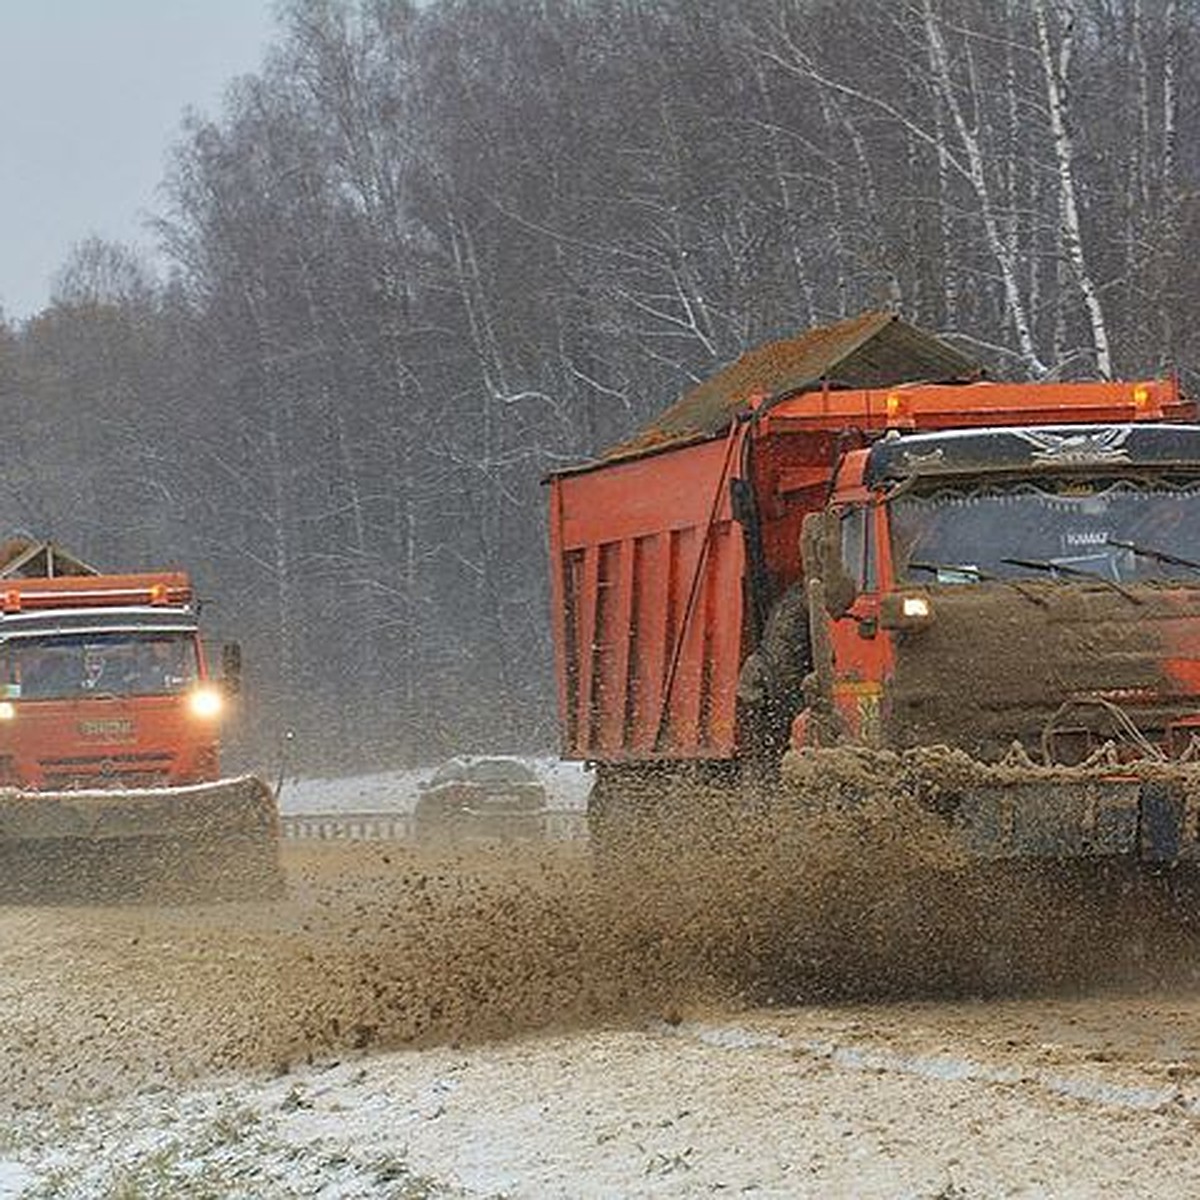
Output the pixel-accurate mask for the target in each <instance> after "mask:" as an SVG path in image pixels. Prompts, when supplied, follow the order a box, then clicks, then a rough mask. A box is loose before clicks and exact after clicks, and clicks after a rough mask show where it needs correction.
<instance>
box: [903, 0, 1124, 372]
mask: <svg viewBox="0 0 1200 1200" xmlns="http://www.w3.org/2000/svg"><path fill="white" fill-rule="evenodd" d="M928 3H929V0H926V4H927V5H928ZM1033 15H1034V22H1035V24H1036V26H1037V35H1038V49H1039V51H1040V55H1041V60H1042V69H1043V72H1044V74H1045V77H1046V101H1047V104H1048V107H1049V111H1050V132H1051V137H1052V139H1053V142H1054V161H1055V166H1056V168H1057V177H1058V188H1059V205H1060V214H1061V220H1062V235H1063V249H1064V252H1065V254H1066V256H1067V261H1068V262H1069V263H1070V264H1071V269H1072V272H1073V273H1074V275H1075V282H1076V284H1077V285H1078V287H1079V290H1080V293H1081V294H1082V296H1083V306H1084V309H1085V310H1086V312H1087V316H1088V323H1089V325H1090V327H1091V333H1092V346H1093V348H1094V349H1095V353H1096V369H1097V371H1098V372H1099V373H1100V375H1101V376H1102V377H1103V378H1105V379H1111V378H1112V353H1111V350H1110V346H1109V338H1108V326H1107V325H1106V323H1105V320H1104V308H1103V305H1102V304H1101V302H1100V293H1099V291H1098V289H1097V288H1096V285H1095V281H1094V280H1093V279H1092V276H1091V273H1090V272H1089V270H1088V265H1087V258H1086V256H1085V254H1084V249H1083V235H1082V230H1081V226H1080V221H1079V204H1078V199H1077V193H1076V186H1075V166H1074V159H1075V152H1074V146H1073V144H1072V141H1071V135H1070V130H1069V128H1068V125H1067V113H1068V105H1069V100H1068V93H1067V77H1068V72H1069V69H1070V61H1071V38H1072V28H1071V17H1070V14H1069V12H1068V14H1067V20H1066V23H1065V25H1064V29H1063V36H1062V41H1061V42H1060V44H1059V48H1058V53H1057V54H1055V53H1054V48H1053V47H1052V45H1051V42H1050V22H1049V18H1048V16H1047V13H1046V0H1034V3H1033Z"/></svg>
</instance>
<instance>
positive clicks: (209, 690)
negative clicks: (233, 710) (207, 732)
mask: <svg viewBox="0 0 1200 1200" xmlns="http://www.w3.org/2000/svg"><path fill="white" fill-rule="evenodd" d="M224 706H225V701H224V699H223V698H222V696H221V693H220V692H219V691H217V689H216V688H215V687H198V688H196V689H195V690H194V691H192V692H190V693H188V708H189V709H190V710H191V713H192V716H193V717H204V718H212V717H217V716H220V715H221V709H222V708H223V707H224Z"/></svg>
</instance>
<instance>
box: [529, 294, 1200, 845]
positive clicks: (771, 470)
mask: <svg viewBox="0 0 1200 1200" xmlns="http://www.w3.org/2000/svg"><path fill="white" fill-rule="evenodd" d="M1195 418H1196V410H1195V406H1194V405H1193V404H1192V403H1191V402H1190V401H1188V400H1187V399H1186V398H1185V397H1183V396H1182V395H1181V394H1180V391H1179V388H1178V385H1177V382H1176V381H1175V380H1174V379H1157V380H1143V381H1134V382H1089V383H1059V382H1037V383H994V382H985V381H983V380H982V379H981V378H980V373H979V371H978V370H977V368H976V367H975V365H974V364H973V363H972V362H971V361H970V360H968V359H966V358H965V357H964V356H962V355H961V354H959V353H958V352H957V351H955V350H954V349H953V348H951V347H949V346H947V345H946V344H944V343H942V342H940V341H939V340H938V339H936V338H933V337H931V336H930V335H927V334H924V333H922V332H921V331H920V330H918V329H915V328H914V327H912V326H910V325H907V324H906V323H904V322H903V321H901V320H899V319H897V318H896V317H894V316H891V315H889V314H879V313H871V314H866V315H865V316H863V317H859V318H855V319H853V320H851V321H846V322H842V323H841V324H839V325H836V326H832V327H829V328H826V329H819V330H814V331H810V332H809V333H806V334H802V335H800V336H798V337H796V338H793V339H789V340H786V341H783V342H777V343H772V344H771V345H769V346H766V347H763V348H761V349H760V350H757V351H753V352H751V353H749V354H747V355H745V356H744V357H743V358H742V359H741V360H739V361H738V362H737V363H736V364H734V365H733V366H732V367H730V368H728V369H727V370H726V371H724V372H721V373H720V374H718V375H717V376H714V378H713V379H712V380H709V381H707V382H706V383H704V384H702V385H701V386H700V387H699V388H697V389H695V390H694V391H693V392H692V393H689V394H688V395H687V396H685V397H684V398H683V399H682V400H681V401H680V402H679V403H678V404H676V405H675V406H674V407H673V408H671V409H669V410H668V411H667V412H666V413H665V414H663V416H662V417H661V418H660V419H659V420H658V421H657V422H655V423H654V425H652V426H651V427H650V428H648V429H646V430H644V431H642V433H641V434H639V435H638V436H637V437H636V438H634V439H633V440H631V441H629V442H627V443H624V444H623V445H621V446H618V447H616V448H615V449H613V450H611V451H609V452H608V453H607V454H606V455H604V456H603V457H602V458H599V459H597V460H596V461H593V462H589V463H584V464H581V465H580V466H578V467H575V468H571V469H567V470H563V471H560V472H558V473H556V474H555V475H554V476H553V477H552V478H551V480H550V482H549V487H550V548H551V567H552V572H553V576H552V585H553V617H554V635H555V646H556V651H557V676H558V699H559V710H560V716H561V742H562V752H563V754H564V756H565V757H567V758H574V759H580V760H585V761H589V762H591V763H593V764H595V766H596V771H597V778H596V787H595V790H594V794H593V801H592V816H593V828H594V829H595V830H596V831H597V833H598V836H599V835H602V834H603V831H604V830H605V829H608V828H613V827H617V826H620V824H621V822H622V820H623V819H624V818H626V817H628V816H630V815H631V810H633V809H636V808H637V806H638V805H639V804H641V803H643V802H644V798H645V797H646V796H647V795H648V794H649V791H650V789H649V788H648V787H647V785H648V784H661V783H662V782H663V781H664V780H670V779H672V778H679V777H680V776H686V777H687V778H689V779H693V780H694V779H701V780H715V781H720V782H723V783H725V784H729V785H734V786H736V785H737V784H738V783H739V782H741V781H745V780H746V779H747V778H753V779H755V780H758V781H760V782H761V781H762V780H763V779H771V778H778V776H779V774H780V773H781V772H782V776H783V781H784V782H785V783H786V782H787V781H788V780H791V781H792V782H793V783H797V782H799V783H801V784H804V783H807V784H812V783H813V782H814V781H817V782H819V783H820V789H818V790H822V791H824V792H825V793H826V794H828V793H829V791H830V787H831V781H832V782H833V783H834V784H836V783H837V781H838V779H839V773H841V772H846V770H847V768H846V764H847V761H848V759H849V760H850V761H851V762H852V766H853V769H852V770H851V771H849V772H847V774H846V777H845V780H844V786H843V787H842V788H841V792H842V794H843V795H847V796H849V795H850V794H851V793H852V792H853V789H854V787H855V779H858V780H861V779H862V778H863V777H864V763H865V764H867V767H868V769H870V768H877V772H876V773H877V774H878V775H879V776H880V777H886V778H887V779H889V780H890V781H892V783H894V784H896V785H897V786H902V787H903V788H904V790H906V791H907V793H908V794H909V795H911V796H914V797H916V798H917V800H918V801H919V802H920V803H921V804H922V805H924V806H926V808H927V809H928V810H929V811H931V812H935V813H937V814H938V815H939V816H940V817H941V818H943V819H944V821H945V823H946V826H947V827H948V828H951V829H953V830H955V831H956V832H957V833H958V834H959V835H960V836H961V838H962V839H963V841H964V842H965V844H966V845H967V846H968V847H969V848H970V849H971V850H972V851H973V852H975V853H978V854H979V855H982V856H985V857H998V858H1030V859H1045V858H1104V859H1110V858H1117V859H1128V860H1139V861H1142V862H1147V861H1148V862H1153V863H1158V864H1174V863H1179V862H1187V861H1190V860H1194V859H1196V858H1197V857H1200V767H1197V766H1194V765H1193V760H1194V759H1196V758H1198V757H1200V425H1197V424H1193V423H1192V422H1193V421H1194V420H1195ZM848 747H850V748H853V749H854V751H855V754H854V755H853V756H847V754H846V753H845V751H846V749H847V748H848ZM833 790H834V791H837V790H838V789H837V787H836V786H835V787H834V788H833Z"/></svg>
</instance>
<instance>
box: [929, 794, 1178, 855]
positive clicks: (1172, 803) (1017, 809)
mask: <svg viewBox="0 0 1200 1200" xmlns="http://www.w3.org/2000/svg"><path fill="white" fill-rule="evenodd" d="M957 799H958V802H957V804H956V805H954V806H953V810H952V811H951V812H950V814H949V815H950V819H951V823H952V825H953V827H954V828H955V830H956V831H957V832H958V833H959V834H960V836H961V837H962V840H963V843H964V846H965V848H966V849H967V850H968V852H969V853H971V854H972V855H977V856H979V857H983V858H1113V857H1121V858H1135V859H1139V860H1141V861H1143V862H1147V863H1160V864H1164V865H1165V864H1170V863H1177V862H1186V861H1196V860H1198V859H1200V843H1198V842H1197V837H1196V834H1197V828H1196V824H1197V822H1196V814H1195V813H1194V812H1192V811H1189V804H1188V800H1187V789H1186V788H1183V787H1179V786H1172V785H1171V784H1170V783H1167V782H1161V781H1146V780H1139V779H1091V780H1080V781H1077V782H1076V781H1066V780H1057V781H1041V780H1030V781H1027V782H1016V781H1014V782H1011V783H1006V784H993V785H987V784H983V785H981V786H979V787H978V788H974V789H971V790H970V791H969V792H966V793H962V794H960V795H959V797H958V798H957Z"/></svg>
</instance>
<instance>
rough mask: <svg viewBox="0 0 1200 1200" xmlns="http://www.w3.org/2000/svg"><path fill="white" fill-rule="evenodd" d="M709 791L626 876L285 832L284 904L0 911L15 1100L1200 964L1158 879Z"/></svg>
mask: <svg viewBox="0 0 1200 1200" xmlns="http://www.w3.org/2000/svg"><path fill="white" fill-rule="evenodd" d="M704 799H705V798H704V797H697V796H694V795H693V796H691V797H690V803H689V805H688V808H689V810H690V811H692V812H694V813H695V814H696V815H695V817H694V819H692V820H691V825H690V829H689V835H688V836H687V837H686V838H685V839H681V838H679V837H678V836H676V834H677V831H676V830H674V829H672V830H670V831H669V832H663V831H659V833H660V834H661V836H660V835H659V834H656V832H655V830H654V829H646V830H643V831H642V836H641V837H640V840H639V853H638V856H637V858H636V860H634V861H633V862H631V863H630V864H627V865H626V867H624V868H621V869H613V868H612V866H611V864H609V865H608V866H603V865H602V866H601V867H600V868H599V869H597V864H596V863H594V862H593V859H592V855H591V854H590V853H589V851H588V849H587V847H586V846H585V845H580V844H574V843H544V844H540V845H528V844H526V845H520V846H515V847H510V846H501V845H481V846H475V847H468V848H448V849H446V850H444V851H440V850H438V849H437V848H436V847H434V848H418V847H414V846H411V845H409V844H406V843H399V842H397V843H369V844H360V845H338V846H311V845H310V846H303V845H296V844H293V845H289V846H288V847H287V849H286V851H285V866H286V869H287V873H288V894H287V897H286V899H283V900H280V901H277V902H272V903H256V904H231V905H213V906H208V907H202V908H196V907H182V906H180V907H161V906H160V907H150V906H138V907H134V906H129V907H109V908H90V907H61V908H30V907H8V908H4V909H0V1006H2V1011H3V1012H4V1016H5V1019H4V1022H3V1033H2V1034H0V1084H3V1097H4V1098H3V1100H0V1105H16V1106H25V1105H40V1104H45V1103H48V1102H53V1101H55V1100H59V1099H67V1098H72V1097H74V1098H100V1097H103V1096H106V1095H109V1094H113V1093H119V1092H123V1091H127V1090H130V1089H135V1088H140V1087H144V1086H146V1085H147V1084H163V1085H171V1084H174V1083H177V1082H178V1081H180V1080H183V1079H187V1078H190V1077H195V1076H198V1075H205V1074H209V1073H211V1072H213V1071H222V1070H239V1069H247V1068H248V1069H255V1070H262V1069H265V1070H268V1071H286V1070H289V1069H291V1068H292V1067H294V1066H297V1065H300V1064H304V1063H308V1062H313V1061H319V1060H321V1059H323V1058H327V1057H329V1056H336V1055H339V1054H342V1053H346V1052H350V1051H356V1050H357V1051H363V1050H376V1049H386V1048H396V1047H403V1046H427V1045H432V1044H458V1043H468V1042H478V1041H483V1040H491V1039H498V1038H506V1037H510V1036H513V1035H517V1034H525V1033H530V1032H533V1031H542V1030H560V1031H561V1030H570V1029H579V1028H585V1027H597V1026H616V1025H622V1024H629V1023H636V1022H644V1021H646V1020H648V1019H654V1018H662V1019H664V1020H666V1021H668V1022H675V1021H678V1020H682V1019H685V1018H695V1017H697V1016H701V1015H703V1014H705V1013H711V1012H714V1011H730V1010H744V1009H745V1008H747V1007H749V1006H762V1005H782V1004H793V1003H802V1002H808V1001H813V1000H822V1001H829V1000H839V1001H848V1000H857V1001H863V1000H867V1001H870V1000H877V999H892V998H896V997H901V996H916V997H930V996H946V995H955V996H957V995H986V994H1004V993H1008V994H1013V993H1019V992H1023V991H1030V990H1036V991H1040V990H1043V989H1044V990H1057V991H1065V990H1070V989H1074V988H1079V987H1085V986H1096V985H1098V984H1110V983H1123V984H1129V983H1133V984H1135V985H1137V986H1139V987H1141V986H1145V987H1152V986H1156V985H1159V984H1162V983H1164V982H1170V981H1172V980H1180V979H1190V978H1191V975H1190V972H1191V970H1192V966H1193V964H1194V963H1195V962H1196V961H1197V958H1196V954H1195V944H1194V937H1193V933H1192V930H1191V925H1190V923H1189V922H1188V921H1186V920H1183V919H1181V916H1180V913H1179V911H1178V909H1177V908H1176V907H1175V906H1174V901H1173V899H1172V898H1171V897H1170V896H1169V895H1168V893H1167V892H1166V890H1165V889H1163V888H1159V887H1158V886H1156V884H1155V883H1154V882H1150V883H1145V882H1138V881H1132V880H1118V879H1113V878H1109V877H1101V876H1100V875H1098V874H1097V875H1095V876H1092V877H1089V876H1087V875H1085V874H1084V873H1083V872H1079V871H1077V872H1074V873H1072V874H1070V875H1065V874H1058V875H1047V874H1028V875H1025V876H1021V875H1019V874H1017V873H1015V872H1012V871H1005V872H1001V871H999V870H997V869H996V868H987V869H985V868H981V867H978V866H973V865H972V864H970V863H969V862H968V861H966V860H965V859H964V858H963V856H962V855H961V853H960V852H959V851H958V850H957V849H956V847H955V846H954V845H953V843H951V842H950V841H949V840H948V839H947V838H946V837H945V835H944V831H943V830H942V828H941V826H940V825H939V823H938V822H937V821H936V820H935V818H933V817H932V816H931V815H930V814H929V813H927V812H923V811H921V810H919V809H918V808H916V807H915V806H908V805H906V803H905V801H904V799H903V798H902V797H895V796H882V795H881V796H880V797H879V799H878V801H877V802H875V803H868V804H860V805H857V806H854V807H853V808H852V809H849V810H846V811H841V812H829V811H827V812H824V813H823V814H822V815H819V816H810V817H797V816H796V815H795V814H794V813H793V812H789V813H788V814H787V815H786V816H785V815H783V814H782V813H781V812H780V811H779V810H778V809H773V808H771V807H770V806H765V807H761V808H754V807H752V806H751V807H740V808H737V807H731V806H730V805H729V804H728V803H727V802H725V801H723V800H720V799H719V798H717V797H713V798H712V803H704V802H703V801H704ZM697 801H700V802H699V803H697ZM735 834H736V836H735Z"/></svg>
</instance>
